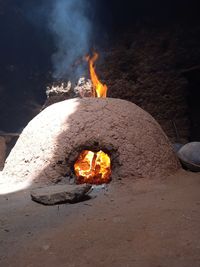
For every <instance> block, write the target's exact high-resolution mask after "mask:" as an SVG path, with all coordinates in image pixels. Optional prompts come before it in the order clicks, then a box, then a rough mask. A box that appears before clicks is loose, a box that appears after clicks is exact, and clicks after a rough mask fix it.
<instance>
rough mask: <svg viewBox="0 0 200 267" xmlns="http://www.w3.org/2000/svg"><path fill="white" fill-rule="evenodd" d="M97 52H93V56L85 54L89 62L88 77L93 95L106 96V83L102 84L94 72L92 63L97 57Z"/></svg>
mask: <svg viewBox="0 0 200 267" xmlns="http://www.w3.org/2000/svg"><path fill="white" fill-rule="evenodd" d="M98 57H99V54H98V53H96V52H94V55H93V57H90V56H87V57H86V60H87V61H88V64H89V70H90V78H91V81H92V85H93V96H94V97H106V95H107V90H108V88H107V85H106V84H102V83H101V82H100V80H99V78H98V76H97V74H96V71H95V66H94V63H95V62H96V60H97V59H98Z"/></svg>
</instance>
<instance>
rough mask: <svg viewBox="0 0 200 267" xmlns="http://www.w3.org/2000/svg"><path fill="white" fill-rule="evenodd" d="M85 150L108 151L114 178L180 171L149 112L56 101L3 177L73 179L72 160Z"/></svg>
mask: <svg viewBox="0 0 200 267" xmlns="http://www.w3.org/2000/svg"><path fill="white" fill-rule="evenodd" d="M86 148H91V149H95V150H98V149H102V150H105V152H108V154H109V155H110V156H111V161H112V178H113V180H117V179H124V178H125V177H130V178H138V177H159V176H167V175H169V174H170V173H173V172H175V171H176V170H177V169H178V168H179V167H180V166H179V163H178V161H177V159H176V157H175V155H174V153H173V151H172V147H171V144H170V142H169V140H168V138H167V137H166V135H165V134H164V132H163V131H162V129H161V127H160V126H159V124H158V123H157V122H156V121H155V120H154V119H153V118H152V117H151V116H150V115H149V114H148V113H147V112H145V111H144V110H142V109H141V108H139V107H138V106H136V105H135V104H133V103H131V102H128V101H125V100H120V99H112V98H107V99H93V98H92V99H91V98H84V99H72V100H66V101H63V102H60V103H56V104H54V105H51V106H50V107H48V108H46V109H45V110H43V111H42V112H41V113H40V114H39V115H38V116H36V117H35V118H34V119H33V120H32V121H31V122H30V123H29V124H28V125H27V127H26V128H25V129H24V131H23V132H22V134H21V136H20V138H19V139H18V141H17V144H16V146H15V147H14V149H13V150H12V151H11V153H10V155H9V157H8V158H7V161H6V165H5V168H4V170H3V172H2V173H3V175H6V176H9V177H11V179H13V180H16V182H20V181H29V180H30V182H32V181H34V182H44V183H48V182H52V181H53V182H57V181H58V180H59V179H60V177H63V176H65V175H66V174H67V175H69V176H70V175H73V172H72V167H73V162H74V161H75V160H76V158H77V157H78V155H79V153H80V152H81V150H82V149H86ZM13 177H15V178H13Z"/></svg>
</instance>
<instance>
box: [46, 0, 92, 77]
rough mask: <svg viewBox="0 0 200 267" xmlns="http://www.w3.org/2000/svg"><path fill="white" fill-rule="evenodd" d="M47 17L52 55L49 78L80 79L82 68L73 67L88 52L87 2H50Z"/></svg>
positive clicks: (70, 0) (81, 0)
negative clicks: (54, 47) (52, 46)
mask: <svg viewBox="0 0 200 267" xmlns="http://www.w3.org/2000/svg"><path fill="white" fill-rule="evenodd" d="M52 5H53V6H52V9H51V14H50V17H49V22H48V25H49V28H50V31H51V32H52V33H53V38H54V43H55V46H56V51H55V53H54V54H53V55H52V62H53V77H54V78H55V79H63V78H65V77H66V75H72V74H73V76H74V75H75V76H80V75H81V74H82V73H83V72H84V69H83V66H82V65H81V64H76V62H77V61H80V59H81V58H83V56H85V55H86V54H87V53H88V52H89V47H90V36H91V21H90V19H89V18H88V14H89V12H88V11H89V9H90V6H89V3H88V0H54V2H53V4H52Z"/></svg>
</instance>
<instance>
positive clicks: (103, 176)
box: [74, 150, 111, 184]
mask: <svg viewBox="0 0 200 267" xmlns="http://www.w3.org/2000/svg"><path fill="white" fill-rule="evenodd" d="M74 170H75V174H76V177H77V183H78V184H83V183H89V184H103V183H108V182H109V181H110V175H111V162H110V157H109V156H108V155H107V154H106V153H104V152H103V151H101V150H100V151H99V152H92V151H89V150H84V151H82V152H81V154H80V155H79V157H78V159H77V161H76V163H75V164H74Z"/></svg>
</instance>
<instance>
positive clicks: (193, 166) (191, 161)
mask: <svg viewBox="0 0 200 267" xmlns="http://www.w3.org/2000/svg"><path fill="white" fill-rule="evenodd" d="M177 156H178V158H179V159H180V161H181V163H182V164H183V166H184V167H186V168H187V169H189V170H191V171H196V172H199V171H200V142H190V143H187V144H185V145H184V146H182V147H181V148H180V149H179V150H178V152H177Z"/></svg>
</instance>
